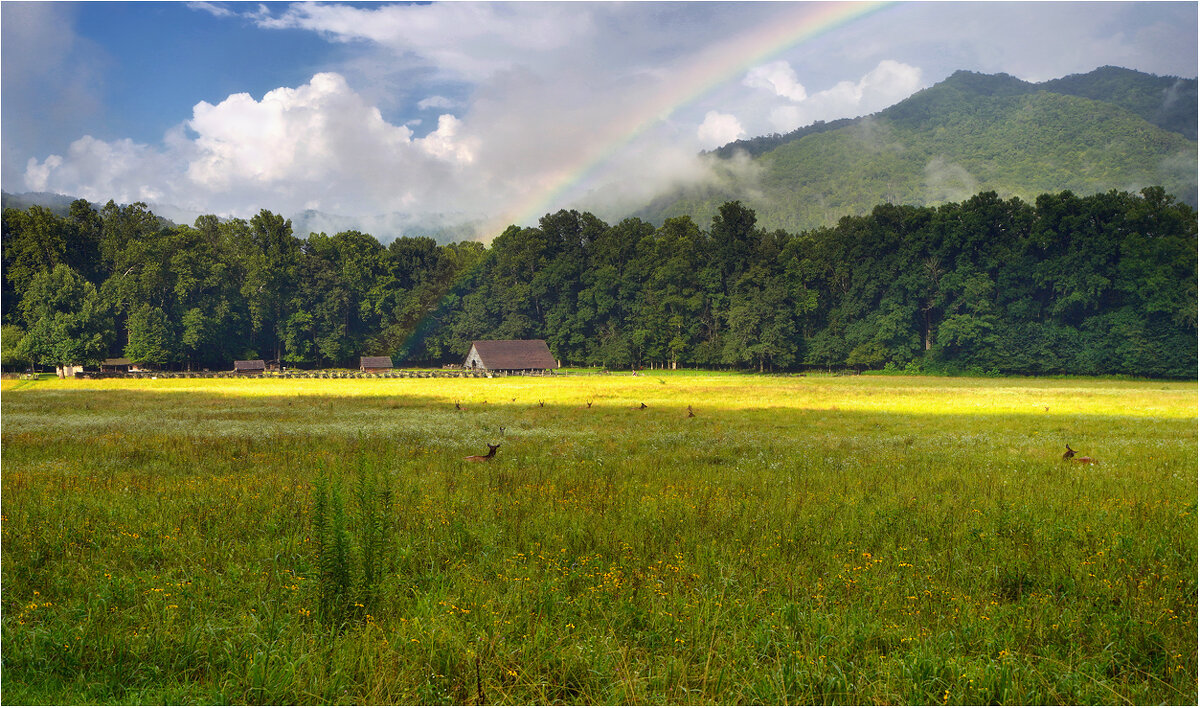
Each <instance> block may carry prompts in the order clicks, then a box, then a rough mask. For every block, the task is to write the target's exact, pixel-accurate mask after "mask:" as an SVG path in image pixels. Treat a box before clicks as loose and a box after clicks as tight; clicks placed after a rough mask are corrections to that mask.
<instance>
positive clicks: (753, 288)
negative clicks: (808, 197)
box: [2, 187, 1197, 378]
mask: <svg viewBox="0 0 1200 708" xmlns="http://www.w3.org/2000/svg"><path fill="white" fill-rule="evenodd" d="M1196 256H1197V222H1196V211H1195V210H1194V209H1193V208H1192V207H1190V206H1188V205H1186V204H1182V203H1179V202H1177V201H1176V200H1175V199H1174V198H1172V197H1171V196H1169V195H1168V194H1167V193H1165V192H1164V191H1163V190H1162V189H1161V188H1157V187H1155V188H1147V189H1145V190H1142V192H1141V193H1140V194H1133V193H1129V192H1117V191H1110V192H1106V193H1103V194H1096V195H1090V196H1077V195H1075V194H1073V193H1071V192H1055V193H1050V194H1044V195H1041V196H1038V197H1037V198H1036V200H1035V201H1034V202H1033V203H1028V202H1025V201H1022V200H1020V199H1017V198H1009V199H1004V198H1001V197H1000V196H998V195H997V194H996V193H994V192H982V193H979V194H976V195H975V196H972V197H970V198H969V199H966V200H964V201H960V202H951V203H947V204H944V205H941V206H938V207H928V206H896V205H891V204H887V205H882V206H878V207H876V208H874V209H873V210H871V211H870V212H869V213H868V214H866V215H863V216H848V217H844V218H842V219H841V220H839V221H838V222H837V224H836V225H834V226H829V227H822V228H817V229H812V230H808V231H804V232H799V233H789V232H786V231H783V230H778V229H765V228H763V227H762V226H761V225H760V224H759V223H758V218H757V215H756V213H755V211H754V210H752V209H750V208H748V207H747V206H745V205H744V204H742V203H739V202H728V203H725V204H722V205H721V206H720V207H719V208H718V209H717V213H716V215H715V216H714V217H713V218H712V219H711V220H710V222H709V223H708V227H707V228H702V227H701V226H700V225H699V224H697V223H696V222H695V221H694V220H693V219H691V218H690V217H686V216H684V217H678V218H671V219H667V220H666V221H665V222H664V223H663V224H662V225H661V226H655V225H654V224H651V223H649V222H647V221H643V220H641V219H637V218H629V219H625V220H623V221H621V222H620V223H617V224H615V225H610V224H607V223H605V222H603V221H601V220H600V219H598V218H596V217H595V216H593V215H591V214H588V213H580V212H577V211H559V212H557V213H554V214H547V215H546V216H544V217H542V219H541V220H540V221H539V223H538V225H537V226H536V227H518V226H512V227H509V228H508V229H507V230H506V231H505V232H504V233H503V234H502V235H500V236H498V237H497V238H496V239H495V240H494V241H493V242H492V244H491V245H490V246H488V247H485V246H484V245H483V244H481V243H477V242H471V243H458V244H450V245H444V246H439V245H438V244H437V243H436V242H434V241H433V239H429V238H400V239H396V240H395V241H392V242H391V243H390V244H388V245H387V246H386V247H385V246H383V245H382V244H381V243H380V242H379V241H378V240H377V239H375V238H374V237H372V236H370V235H368V234H363V233H360V232H357V231H344V232H340V233H337V234H335V235H333V236H327V235H326V234H324V233H318V234H310V235H308V236H307V237H305V238H300V237H298V236H296V235H295V234H293V232H292V224H291V222H290V221H288V220H286V219H284V218H282V217H280V216H278V215H276V214H273V213H271V212H269V211H266V210H264V211H262V212H260V213H259V214H258V215H256V216H255V217H254V218H252V219H250V220H249V221H246V220H242V219H233V220H229V221H221V220H219V219H217V218H216V217H214V216H203V217H200V218H199V219H197V220H196V222H195V224H194V225H191V226H172V225H168V224H166V223H164V222H163V221H162V220H160V219H158V218H157V217H156V216H155V215H154V214H152V213H151V212H150V211H148V210H147V209H146V208H145V205H141V204H134V205H129V206H117V205H116V204H114V203H112V202H109V203H108V204H106V205H105V206H104V207H103V208H101V209H100V210H98V211H97V210H96V209H94V208H93V207H92V206H91V205H89V204H88V203H87V202H86V201H84V200H77V201H75V202H73V203H72V204H71V205H70V208H69V210H68V213H67V215H66V216H58V215H55V214H53V213H51V212H50V211H48V210H47V209H44V208H42V207H38V206H33V207H30V208H28V209H26V210H18V209H6V210H4V214H3V281H4V293H3V298H2V303H3V323H4V327H3V355H4V360H5V363H6V364H7V365H10V366H12V365H18V364H20V363H21V362H22V361H28V360H30V359H33V360H36V361H39V362H43V363H48V364H54V363H86V362H96V361H98V360H100V359H103V358H105V357H108V356H121V355H124V356H126V357H128V358H130V359H132V360H133V361H135V362H141V363H148V364H154V365H158V366H191V367H209V368H213V369H229V368H230V367H231V365H232V362H233V360H234V359H247V358H265V359H279V360H281V361H283V362H285V363H289V364H291V365H295V366H302V367H306V366H329V365H354V364H355V363H356V362H357V357H359V356H360V355H380V354H388V355H391V356H393V358H394V359H396V360H397V361H398V362H407V363H428V364H441V363H446V362H458V361H461V359H462V357H463V356H464V355H465V353H466V351H467V349H468V348H469V343H470V341H471V340H473V339H517V338H542V339H546V340H547V342H548V343H549V344H550V348H551V350H552V351H553V352H554V354H555V355H556V356H557V357H558V358H560V359H561V360H563V362H564V363H568V364H585V365H600V366H605V367H610V368H624V367H628V366H638V367H644V366H648V365H660V366H674V365H683V366H699V367H714V366H732V367H743V368H754V369H758V370H778V369H796V368H804V367H812V366H815V367H832V368H842V367H854V368H859V369H862V368H876V367H891V368H907V369H909V370H939V369H940V370H952V369H966V370H973V371H980V372H982V371H988V370H996V371H1001V372H1023V373H1081V374H1118V373H1120V374H1132V375H1141V376H1169V377H1187V378H1191V377H1194V376H1196V365H1197V362H1196V337H1197V329H1196V327H1197V290H1196V283H1197V270H1196V262H1197V261H1196Z"/></svg>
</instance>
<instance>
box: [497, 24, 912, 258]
mask: <svg viewBox="0 0 1200 708" xmlns="http://www.w3.org/2000/svg"><path fill="white" fill-rule="evenodd" d="M894 4H895V3H894V2H819V3H788V5H789V6H790V7H791V8H792V9H791V11H790V12H788V13H786V14H784V15H783V16H782V17H778V18H776V19H775V21H773V22H771V23H770V24H768V25H766V26H763V27H760V28H758V29H757V30H754V31H751V32H746V33H745V34H742V35H740V36H738V37H735V38H733V39H732V40H731V41H729V42H726V43H723V44H721V45H720V46H717V47H714V48H713V49H711V50H710V51H708V52H706V53H704V54H702V55H701V56H700V58H698V59H697V60H696V61H694V62H693V63H692V64H691V65H690V66H688V67H687V68H686V69H685V71H684V72H683V74H682V75H681V76H680V77H677V79H676V81H675V82H674V86H673V88H672V89H671V90H670V91H666V92H663V93H662V94H660V95H659V96H657V97H656V99H655V100H654V101H652V102H650V103H648V104H646V105H645V106H643V109H642V110H640V111H637V112H636V113H634V114H633V115H630V116H627V117H626V118H625V119H624V120H621V121H617V122H614V123H613V124H612V125H610V127H609V129H608V130H606V131H605V133H604V134H603V135H600V136H595V139H592V140H590V141H589V142H590V143H591V144H592V145H593V147H592V148H590V149H588V150H586V151H585V152H584V153H583V154H581V155H580V157H579V158H578V159H576V160H575V161H574V162H572V163H570V164H567V165H564V166H563V167H562V168H561V169H559V170H557V171H556V173H555V174H553V175H551V176H549V177H548V178H547V179H545V180H544V185H543V186H542V187H540V188H538V189H535V190H534V191H533V193H532V196H531V197H530V198H528V199H526V200H525V201H524V202H523V203H521V204H519V205H518V206H516V207H515V208H513V209H511V210H509V211H508V212H506V213H505V214H504V215H502V216H501V217H500V218H499V219H498V220H497V221H495V222H492V224H491V225H489V227H488V228H487V229H486V231H485V233H484V237H485V238H486V239H487V240H488V241H490V240H491V239H492V238H493V237H495V236H496V235H498V234H499V233H500V231H502V230H503V229H504V228H505V227H507V226H508V225H510V224H517V225H530V224H531V223H532V222H533V221H534V220H535V219H538V218H540V217H541V216H543V215H544V214H546V213H548V212H550V211H551V210H552V209H553V208H554V207H556V206H561V205H560V204H559V202H560V201H561V199H562V197H563V196H564V195H565V194H566V193H567V192H569V191H570V190H571V189H573V188H574V187H575V186H577V185H579V184H580V183H582V182H584V181H585V180H586V179H587V178H588V177H589V176H590V175H592V174H593V173H594V172H596V171H597V169H598V168H600V167H601V166H602V165H603V164H604V162H605V161H606V160H607V159H609V158H610V157H611V156H612V155H613V154H615V153H616V152H617V151H618V150H619V149H620V148H622V147H623V146H625V145H627V144H629V143H631V142H633V141H634V140H636V139H637V138H638V136H640V135H642V134H643V133H645V132H646V131H647V130H648V129H650V128H651V127H653V126H654V125H656V124H658V123H660V122H662V121H665V120H667V119H668V118H669V117H670V116H671V114H672V113H674V112H675V111H677V110H678V109H680V108H682V107H684V106H687V105H689V104H691V103H694V102H695V101H697V100H699V99H700V98H702V97H703V96H704V95H706V94H707V93H709V92H710V91H712V90H714V89H716V88H717V87H719V86H721V85H723V84H725V83H726V82H728V81H730V80H732V79H734V78H736V77H737V76H738V75H739V74H742V73H745V72H746V71H748V70H750V69H751V68H752V67H754V66H757V65H758V64H762V63H765V62H767V61H769V60H770V59H772V58H774V57H775V56H777V55H778V54H780V53H782V52H784V51H786V50H787V49H789V48H791V47H793V46H795V45H797V44H800V43H801V42H804V41H807V40H810V39H813V38H816V37H818V36H820V35H823V34H825V33H827V32H829V31H832V30H834V29H837V28H839V27H842V26H844V25H846V24H849V23H851V22H854V21H855V20H858V19H860V18H863V17H866V16H868V15H871V14H874V13H876V12H878V11H880V10H882V9H884V8H886V7H888V6H890V5H894Z"/></svg>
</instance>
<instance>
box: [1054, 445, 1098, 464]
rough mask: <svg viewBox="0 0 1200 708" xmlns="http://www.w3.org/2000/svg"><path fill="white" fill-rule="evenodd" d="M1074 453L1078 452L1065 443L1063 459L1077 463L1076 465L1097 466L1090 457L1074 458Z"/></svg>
mask: <svg viewBox="0 0 1200 708" xmlns="http://www.w3.org/2000/svg"><path fill="white" fill-rule="evenodd" d="M1076 452H1079V451H1078V450H1072V449H1071V444H1070V443H1067V451H1066V452H1064V453H1063V459H1064V460H1070V461H1071V462H1078V463H1080V464H1084V465H1095V464H1099V463H1098V462H1097V461H1096V460H1094V459H1092V458H1091V457H1076V456H1075V453H1076Z"/></svg>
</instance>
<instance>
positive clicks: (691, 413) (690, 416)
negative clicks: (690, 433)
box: [688, 406, 696, 418]
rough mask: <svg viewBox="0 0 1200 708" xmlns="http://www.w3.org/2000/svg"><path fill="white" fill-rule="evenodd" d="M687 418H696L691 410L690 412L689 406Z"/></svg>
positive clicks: (689, 407)
mask: <svg viewBox="0 0 1200 708" xmlns="http://www.w3.org/2000/svg"><path fill="white" fill-rule="evenodd" d="M688 417H689V418H695V417H696V413H695V411H693V410H692V407H691V406H688Z"/></svg>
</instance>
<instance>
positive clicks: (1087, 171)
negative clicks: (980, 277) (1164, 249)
mask: <svg viewBox="0 0 1200 708" xmlns="http://www.w3.org/2000/svg"><path fill="white" fill-rule="evenodd" d="M1047 87H1050V88H1054V89H1057V90H1049V89H1048V88H1047ZM1106 91H1107V92H1108V93H1109V94H1115V98H1114V100H1111V101H1101V100H1097V99H1095V98H1090V97H1089V95H1090V96H1096V95H1105V92H1106ZM1083 94H1087V95H1083ZM1195 94H1196V80H1195V79H1190V80H1189V79H1179V78H1178V77H1156V76H1153V75H1150V74H1143V73H1141V72H1135V71H1132V70H1129V69H1120V68H1118V67H1101V68H1100V69H1097V70H1095V71H1093V72H1089V73H1088V74H1080V75H1072V76H1068V77H1063V78H1062V79H1053V80H1051V81H1048V82H1042V83H1040V84H1032V83H1029V82H1025V81H1022V80H1020V79H1018V78H1015V77H1013V76H1010V75H1008V74H981V73H977V72H970V71H957V72H955V73H954V74H952V75H950V76H949V77H947V78H946V79H945V80H943V81H941V82H939V83H937V84H934V85H933V86H930V87H928V88H926V89H923V90H921V91H918V92H917V93H915V94H913V95H912V96H910V97H909V98H907V99H905V100H903V101H900V102H899V103H896V104H894V105H893V106H890V107H888V108H886V109H883V110H882V111H879V112H877V113H874V114H871V115H869V116H861V117H859V118H854V119H846V120H842V121H837V122H836V123H837V125H834V124H820V125H818V124H813V125H812V126H806V127H804V128H800V129H798V130H796V131H793V132H792V133H789V134H787V135H783V136H780V135H773V136H764V137H763V138H755V139H751V140H748V141H737V142H735V143H731V144H729V145H727V146H723V147H722V148H718V149H717V150H715V151H713V152H711V153H709V156H710V159H712V160H713V167H714V171H715V172H716V173H717V174H718V175H720V178H719V179H718V180H717V181H716V182H715V183H712V184H709V185H704V186H699V187H692V188H690V189H687V190H677V191H675V192H673V193H667V194H663V195H660V196H658V197H657V198H656V199H654V200H652V201H651V202H649V203H648V204H647V205H646V207H645V208H643V209H641V210H640V211H638V212H635V215H636V216H639V217H641V218H644V219H646V220H647V221H650V222H652V223H661V222H662V221H663V220H665V219H667V218H670V217H675V216H683V215H688V216H691V217H692V218H693V219H694V220H695V221H697V222H698V223H706V222H707V221H708V220H709V219H711V218H712V216H713V215H715V214H716V210H717V208H718V207H719V205H720V204H722V203H724V202H726V201H731V200H740V201H743V202H745V203H746V204H747V205H748V206H750V207H751V208H753V209H754V210H755V211H756V213H758V215H759V219H760V221H759V223H760V225H762V226H765V227H767V228H769V229H774V228H782V229H785V230H789V231H798V230H806V229H811V228H817V227H821V226H829V225H831V224H832V223H833V222H835V221H836V220H837V219H839V218H841V216H845V215H862V214H865V213H867V212H868V211H869V210H870V209H872V208H873V207H874V206H875V205H877V204H881V203H903V204H912V205H918V206H932V205H937V204H941V203H945V202H948V201H955V200H961V199H963V198H965V197H968V196H970V195H972V194H974V193H977V192H979V191H995V192H997V193H999V194H1001V195H1003V196H1006V197H1007V196H1017V197H1021V198H1023V199H1032V198H1035V197H1036V196H1037V195H1038V194H1043V193H1057V192H1060V191H1064V190H1070V191H1076V192H1079V193H1080V194H1092V193H1098V192H1106V191H1109V190H1113V189H1117V190H1128V191H1137V190H1138V189H1140V188H1142V187H1146V186H1163V187H1164V188H1165V189H1166V190H1167V191H1168V192H1170V193H1172V194H1174V195H1176V196H1177V197H1178V198H1179V199H1180V200H1181V201H1184V202H1186V203H1188V204H1191V205H1193V206H1195V205H1196V202H1197V194H1196V141H1195V140H1194V138H1188V137H1187V136H1186V135H1185V134H1184V133H1187V132H1188V131H1189V130H1190V131H1191V133H1192V134H1193V135H1194V132H1195V128H1194V126H1195V114H1196V102H1195ZM1155 96H1157V97H1158V98H1157V99H1155V100H1157V104H1158V105H1152V104H1154V101H1151V100H1149V99H1148V97H1155ZM1189 97H1190V98H1189ZM1185 109H1186V110H1185ZM1151 119H1154V120H1157V121H1158V123H1159V124H1155V122H1153V121H1152V120H1151ZM1163 125H1167V126H1170V127H1174V128H1176V130H1168V129H1167V128H1165V127H1163ZM739 154H740V155H741V156H742V158H748V160H749V164H751V165H752V166H753V169H752V170H745V169H743V168H744V163H745V159H743V160H742V162H741V163H739V160H737V159H733V158H734V156H735V155H739ZM747 173H749V174H751V175H753V176H752V177H746V176H745V175H746V174H747Z"/></svg>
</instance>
